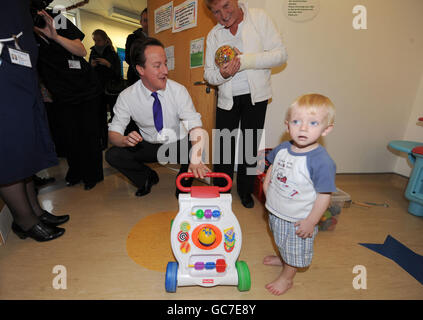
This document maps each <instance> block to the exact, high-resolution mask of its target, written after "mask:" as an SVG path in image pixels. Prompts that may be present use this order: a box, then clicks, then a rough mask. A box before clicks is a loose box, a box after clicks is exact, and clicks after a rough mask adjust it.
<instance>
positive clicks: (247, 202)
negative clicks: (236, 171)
mask: <svg viewBox="0 0 423 320" xmlns="http://www.w3.org/2000/svg"><path fill="white" fill-rule="evenodd" d="M239 197H240V198H241V203H242V205H243V206H244V207H246V208H248V209H249V208H252V207H254V200H253V197H252V196H251V194H249V193H245V194H240V195H239Z"/></svg>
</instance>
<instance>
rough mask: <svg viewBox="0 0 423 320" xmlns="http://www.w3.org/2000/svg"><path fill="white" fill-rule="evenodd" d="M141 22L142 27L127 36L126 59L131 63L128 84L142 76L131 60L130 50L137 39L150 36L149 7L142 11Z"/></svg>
mask: <svg viewBox="0 0 423 320" xmlns="http://www.w3.org/2000/svg"><path fill="white" fill-rule="evenodd" d="M140 24H141V26H142V28H139V29H137V30H135V31H134V32H133V33H131V34H130V35H129V36H128V38H126V44H125V61H126V62H127V63H128V65H129V68H128V72H127V74H126V75H127V78H128V84H129V85H132V84H134V83H135V82H137V81H138V80H139V79H140V77H139V76H138V74H137V72H136V70H135V65H134V64H133V63H132V61H131V55H130V52H131V46H132V43H133V42H134V41H135V40H136V39H141V40H144V39H146V38H148V13H147V8H145V9H144V10H143V11H142V12H141V19H140Z"/></svg>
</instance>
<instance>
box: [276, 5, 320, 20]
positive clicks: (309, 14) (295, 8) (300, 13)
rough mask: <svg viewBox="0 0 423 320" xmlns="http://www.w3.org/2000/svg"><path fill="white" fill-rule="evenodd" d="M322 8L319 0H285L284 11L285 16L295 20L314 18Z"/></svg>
mask: <svg viewBox="0 0 423 320" xmlns="http://www.w3.org/2000/svg"><path fill="white" fill-rule="evenodd" d="M319 10H320V1H319V0H285V3H284V8H283V11H284V13H285V16H286V17H287V18H288V19H289V20H292V21H295V22H305V21H310V20H312V19H314V18H315V17H316V16H317V14H318V13H319Z"/></svg>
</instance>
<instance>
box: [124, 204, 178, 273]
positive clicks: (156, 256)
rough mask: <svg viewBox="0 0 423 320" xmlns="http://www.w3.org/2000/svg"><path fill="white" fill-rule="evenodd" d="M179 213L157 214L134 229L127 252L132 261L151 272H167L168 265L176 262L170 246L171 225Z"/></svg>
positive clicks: (141, 221)
mask: <svg viewBox="0 0 423 320" xmlns="http://www.w3.org/2000/svg"><path fill="white" fill-rule="evenodd" d="M177 213H178V212H177V211H166V212H159V213H155V214H152V215H149V216H147V217H145V218H143V219H141V220H140V221H139V222H138V223H137V224H136V225H135V226H134V227H133V228H132V230H131V231H130V232H129V235H128V238H127V239H126V251H127V252H128V255H129V256H130V257H131V259H132V260H134V261H135V262H136V263H137V264H139V265H141V266H142V267H144V268H147V269H149V270H153V271H160V272H166V266H167V263H168V262H169V261H175V258H174V256H173V253H172V247H171V245H170V223H171V221H172V219H173V218H175V217H176V214H177Z"/></svg>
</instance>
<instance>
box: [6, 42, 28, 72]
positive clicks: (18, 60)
mask: <svg viewBox="0 0 423 320" xmlns="http://www.w3.org/2000/svg"><path fill="white" fill-rule="evenodd" d="M8 49H9V55H10V61H11V62H12V63H14V64H17V65H20V66H24V67H28V68H32V64H31V58H30V56H29V53H27V52H24V51H22V50H17V49H13V48H10V47H8Z"/></svg>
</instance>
